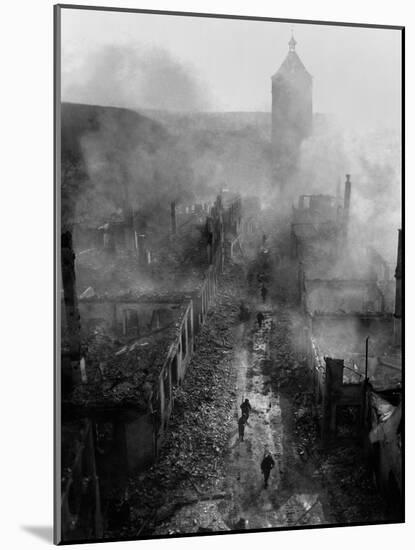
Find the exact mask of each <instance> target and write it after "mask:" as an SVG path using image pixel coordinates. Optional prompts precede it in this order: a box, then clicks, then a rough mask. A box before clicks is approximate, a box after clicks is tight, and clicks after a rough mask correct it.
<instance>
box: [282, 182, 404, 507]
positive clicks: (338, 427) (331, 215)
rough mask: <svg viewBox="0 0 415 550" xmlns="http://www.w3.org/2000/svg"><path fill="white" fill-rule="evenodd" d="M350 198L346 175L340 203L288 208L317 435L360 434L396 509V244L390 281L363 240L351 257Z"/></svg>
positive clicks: (321, 199) (328, 200) (327, 200)
mask: <svg viewBox="0 0 415 550" xmlns="http://www.w3.org/2000/svg"><path fill="white" fill-rule="evenodd" d="M350 197H351V180H350V177H349V176H347V178H346V184H345V196H344V202H343V203H341V202H339V200H338V197H334V196H331V197H330V196H323V195H317V196H311V197H300V201H299V207H298V208H294V209H293V217H292V220H293V222H292V226H291V239H292V243H293V256H294V258H295V259H296V261H297V266H298V282H299V294H298V296H299V303H300V308H301V311H302V314H303V318H304V328H303V330H304V335H303V346H304V348H303V349H304V353H305V357H306V362H307V365H308V368H309V373H310V380H311V384H312V387H313V391H314V396H315V400H316V406H317V408H318V410H319V418H320V435H321V438H322V440H323V442H327V441H332V440H333V438H335V439H336V438H337V439H339V438H340V440H342V438H343V439H344V438H346V439H347V438H350V437H351V438H355V439H356V438H357V439H360V440H361V441H362V442H363V444H364V447H365V449H366V456H367V460H368V461H369V463H370V465H371V467H372V468H373V471H374V473H375V475H376V480H377V484H378V487H379V490H380V491H381V492H382V494H384V495H385V498H386V499H387V500H388V499H392V501H393V502H394V503H395V504H394V506H396V507H398V508H399V510H402V506H401V504H402V494H403V487H402V448H401V443H400V431H401V428H400V426H401V424H400V421H401V393H402V348H401V341H400V339H397V338H396V323H397V321H396V319H397V316H396V311H397V310H398V313H399V304H398V305H396V296H398V297H399V292H400V290H399V264H400V254H399V247H400V246H401V245H400V243H399V245H398V260H397V267H396V271H395V273H397V274H398V277H396V281H393V279H392V278H391V272H392V269H391V266H390V265H389V264H388V262H386V261H385V260H384V259H383V258H382V256H381V255H380V254H379V253H378V252H377V250H375V249H374V248H373V247H364V246H363V247H362V249H361V250H359V253H358V254H357V258H358V259H357V261H356V260H355V258H356V249H355V247H356V245H355V244H351V243H349V241H348V225H349V218H350V211H351V209H352V204H351V201H350ZM306 200H308V203H307V204H306V203H305V201H306ZM399 233H400V232H399ZM398 299H399V298H398ZM397 308H398V309H397ZM385 410H386V411H387V412H386V413H385ZM379 434H381V435H379ZM386 434H387V435H386ZM386 440H387V441H388V442H387V443H386V442H385V441H386ZM399 513H400V512H399Z"/></svg>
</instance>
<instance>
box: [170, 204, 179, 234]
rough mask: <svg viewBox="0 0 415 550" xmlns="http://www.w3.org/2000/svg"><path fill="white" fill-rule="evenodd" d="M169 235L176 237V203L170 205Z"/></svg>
mask: <svg viewBox="0 0 415 550" xmlns="http://www.w3.org/2000/svg"><path fill="white" fill-rule="evenodd" d="M170 219H171V234H172V235H176V229H177V227H176V202H175V201H172V202H171V204H170Z"/></svg>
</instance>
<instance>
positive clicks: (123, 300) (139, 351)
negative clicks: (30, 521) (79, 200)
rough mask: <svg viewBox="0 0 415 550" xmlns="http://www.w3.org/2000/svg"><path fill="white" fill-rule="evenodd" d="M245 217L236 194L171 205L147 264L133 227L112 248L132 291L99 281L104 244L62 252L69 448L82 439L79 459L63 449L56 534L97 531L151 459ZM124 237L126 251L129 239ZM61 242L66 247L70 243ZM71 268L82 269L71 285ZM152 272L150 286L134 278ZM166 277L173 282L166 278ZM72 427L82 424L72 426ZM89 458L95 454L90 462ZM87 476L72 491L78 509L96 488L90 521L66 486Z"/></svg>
mask: <svg viewBox="0 0 415 550" xmlns="http://www.w3.org/2000/svg"><path fill="white" fill-rule="evenodd" d="M241 216H242V211H241V199H240V197H239V196H236V195H229V194H227V193H221V194H220V195H219V196H218V197H217V198H216V199H215V201H213V203H212V205H211V206H209V207H203V206H202V207H201V208H197V207H194V208H192V206H190V207H189V208H188V209H187V210H186V209H184V208H183V209H179V212H177V210H176V205H173V204H172V206H171V217H170V221H169V224H168V231H167V233H166V234H165V237H164V240H163V239H160V238H159V239H158V241H155V240H151V236H149V238H148V240H147V242H148V246H149V249H148V252H147V254H145V256H144V257H145V260H144V261H143V259H142V248H140V240H138V246H134V242H135V243H137V238H135V239H134V237H137V235H136V234H135V232H134V230H133V227H132V226H130V231H131V232H132V237H133V238H132V239H131V240H129V239H119V240H118V241H116V247H114V249H113V250H112V255H114V256H115V258H116V263H117V265H118V267H120V265H121V266H123V268H124V269H125V271H126V272H127V274H128V277H127V282H128V281H130V280H131V278H132V279H133V280H134V279H135V280H137V281H139V284H138V285H136V286H134V284H131V286H130V288H129V289H128V290H125V289H123V288H122V287H120V288H114V289H112V287H111V285H105V284H104V285H103V284H102V280H101V281H100V279H102V277H101V276H97V272H96V270H93V269H91V268H90V267H89V266H90V265H91V261H92V260H91V258H90V257H89V255H91V254H92V258H93V259H94V260H93V261H96V262H97V265H98V267H100V266H101V265H102V264H101V261H100V260H99V259H98V258H105V260H106V264H108V249H107V247H106V246H105V241H104V243H103V242H101V243H100V245H99V246H98V247H97V249H95V250H90V249H86V250H85V252H83V251H81V252H79V253H78V254H75V252H74V250H73V249H70V248H67V249H64V250H66V252H65V254H66V255H65V257H68V266H67V270H66V271H65V273H66V277H67V278H68V281H69V282H70V283H71V284H69V285H68V284H67V285H66V287H65V285H64V288H66V294H65V296H66V295H68V296H71V298H72V302H71V301H68V300H67V299H66V297H65V300H63V301H62V308H63V309H62V311H67V315H66V318H65V319H66V320H64V321H63V323H62V330H63V332H62V337H63V342H62V353H63V364H64V362H65V358H66V357H68V359H67V360H66V361H67V362H68V367H67V369H66V371H67V377H69V378H70V381H69V383H68V384H66V386H65V391H64V393H63V396H62V397H63V401H62V426H63V428H64V430H66V427H67V432H68V433H69V432H70V433H71V434H72V440H71V441H72V446H73V445H74V444H73V441H80V443H79V446H80V447H79V448H80V449H81V450H80V451H79V453H78V454H79V455H80V456H78V455H76V456H73V454H72V450H71V444H69V443H68V445H67V446H64V447H62V461H63V462H62V464H66V466H65V480H64V481H63V482H65V484H66V485H65V486H66V487H67V489H66V490H65V494H64V497H63V501H62V506H63V508H62V510H63V515H62V521H63V524H62V532H63V533H64V534H65V538H66V539H67V540H71V539H74V538H77V537H79V536H83V537H85V538H89V537H92V538H93V537H94V536H99V533H100V532H102V530H103V528H104V527H103V525H106V523H105V522H106V518H108V514H109V511H110V510H111V506H112V505H113V504H112V502H113V495H114V494H115V493H117V494H118V492H119V491H120V490H122V487H123V484H124V483H126V480H127V478H128V476H129V475H131V474H132V473H133V472H137V471H140V470H143V469H145V468H146V467H148V466H149V465H151V464H152V463H154V461H155V460H157V457H158V454H159V452H160V449H161V447H162V445H163V440H164V437H165V433H166V430H168V425H169V418H170V415H171V413H172V410H173V407H174V392H175V388H178V387H180V385H181V383H182V381H183V379H184V377H185V373H186V368H187V366H188V364H189V362H190V361H191V358H192V355H193V352H194V349H195V345H196V343H195V342H196V336H197V334H198V333H199V331H200V329H201V327H202V326H203V324H204V323H205V320H206V318H207V315H208V312H209V309H210V308H211V307H212V305H213V304H214V302H215V295H216V289H217V285H218V282H219V278H220V277H221V273H222V270H223V266H224V263H225V262H226V261H227V258H230V254H232V250H233V247H234V246H235V241H237V240H238V238H239V233H240V228H241ZM124 229H125V227H123V230H124ZM195 231H196V232H197V233H198V234H199V235H201V239H200V240H198V241H197V244H198V245H199V246H200V251H199V252H200V254H199V256H198V255H193V256H192V258H191V260H190V264H189V263H187V265H184V266H183V265H181V262H180V261H178V257H181V256H180V255H179V256H177V251H178V250H181V249H182V248H184V249H186V246H188V243H189V241H190V242H193V241H192V238H191V237H189V235H191V234H193V233H194V232H195ZM122 233H123V236H125V233H124V231H123V232H122ZM130 242H131V243H132V246H131V248H130V247H129V246H128V245H127V244H126V243H130ZM150 243H151V253H150ZM63 244H65V246H66V245H67V243H66V240H64V241H63ZM112 255H111V256H110V257H112ZM198 258H199V260H198ZM76 270H78V273H80V274H81V276H80V277H79V278H78V279H77V284H75V278H74V273H75V271H76ZM149 273H150V274H151V281H152V285H151V288H150V286H149V285H147V284H145V283H144V284H142V283H140V278H141V277H143V278H144V280H147V279H146V274H147V275H148V274H149ZM71 274H72V277H71ZM164 274H167V276H168V277H170V278H173V280H174V281H175V283H177V284H174V286H172V285H171V284H166V282H165V281H166V279H165V276H164ZM162 275H163V276H162ZM110 278H111V274H110ZM80 282H81V284H82V286H81V288H79V286H80ZM118 282H119V281H118ZM72 283H73V284H72ZM85 287H86V288H85ZM74 342H75V343H76V344H75V345H76V348H77V349H76V353H75V352H74V344H73V343H74ZM65 364H66V363H65ZM74 426H75V428H76V426H86V428H79V430H78V431H77V430H76V429H75V428H74ZM89 455H92V456H93V457H95V458H92V459H91V458H88V459H87V456H89ZM85 460H92V463H91V465H90V467H89V469H88V471H87V472H86V473H85V472H84V469H83V467H82V466H79V464H83V463H84V461H85ZM89 470H91V472H92V473H90V471H89ZM85 478H88V480H90V481H88V489H85V491H81V493H80V495H78V497H77V498H78V500H79V502H78V504H77V506H78V508H79V510H81V509H82V507H83V506H89V505H90V503H91V502H92V500H91V498H92V497H91V494H93V495H94V499H93V500H94V503H95V504H94V509H96V510H97V511H96V515H97V518H96V520H94V521H95V523H91V521H86V520H85V518H84V519H81V517H80V516H81V513H80V512H79V514H77V513H70V512H68V510H69V508H68V506H69V505H68V502H69V500H70V498H69V497H68V495H69V493H70V491H69V488H70V487H71V486H74V487H75V486H76V487H78V486H81V485H82V484H86V481H85ZM93 488H95V489H93ZM88 503H89V504H88ZM71 509H73V506H72V508H71ZM110 515H111V514H110ZM84 523H85V524H84ZM92 525H95V528H94V529H95V530H94V529H92V527H91V526H92Z"/></svg>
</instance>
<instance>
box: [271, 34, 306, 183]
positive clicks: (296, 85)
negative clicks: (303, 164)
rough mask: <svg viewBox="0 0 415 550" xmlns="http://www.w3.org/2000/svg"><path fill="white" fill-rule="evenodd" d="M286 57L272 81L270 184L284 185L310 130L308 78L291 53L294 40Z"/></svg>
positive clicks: (293, 53)
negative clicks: (271, 181)
mask: <svg viewBox="0 0 415 550" xmlns="http://www.w3.org/2000/svg"><path fill="white" fill-rule="evenodd" d="M288 45H289V50H288V54H287V57H286V58H285V60H284V62H283V63H282V65H281V67H280V68H279V69H278V71H277V72H276V73H275V74H274V75H273V76H272V77H271V80H272V171H273V180H274V182H278V184H279V185H284V180H285V179H286V178H287V177H288V176H289V175H290V174H291V173H292V172H293V170H294V168H295V165H296V161H297V157H298V153H299V149H300V146H301V142H302V141H303V140H304V139H305V138H307V137H308V136H309V135H310V133H311V130H312V122H313V104H312V77H311V75H310V74H309V72H308V71H307V69H306V68H305V67H304V65H303V63H302V61H301V59H300V58H299V56H298V54H297V52H296V51H295V46H296V41H295V39H294V36H292V37H291V40H290V41H289V43H288Z"/></svg>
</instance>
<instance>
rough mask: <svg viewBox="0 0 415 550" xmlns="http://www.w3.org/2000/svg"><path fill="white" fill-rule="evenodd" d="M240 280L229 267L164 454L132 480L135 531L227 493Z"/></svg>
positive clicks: (177, 398) (179, 393) (177, 401)
mask: <svg viewBox="0 0 415 550" xmlns="http://www.w3.org/2000/svg"><path fill="white" fill-rule="evenodd" d="M238 283H239V285H240V284H242V274H241V272H240V270H238V269H237V268H236V267H235V266H234V267H231V268H229V270H228V272H227V273H225V274H224V276H223V277H222V278H221V281H220V285H219V289H218V295H217V301H216V304H215V307H214V308H213V309H212V310H211V311H210V312H209V314H208V318H207V321H206V323H205V325H204V326H203V328H202V330H201V332H200V333H199V335H198V337H197V339H196V342H195V354H194V356H193V358H192V360H191V363H190V364H189V367H188V370H187V372H186V377H185V379H184V382H183V385H182V387H181V388H177V389H175V393H174V409H173V414H172V417H171V420H170V424H169V427H168V430H167V435H166V439H165V442H164V445H163V448H162V450H161V453H160V457H159V460H158V461H157V463H156V464H155V465H153V466H152V467H150V468H149V469H148V470H147V471H146V472H144V473H142V474H140V475H137V477H134V478H132V479H130V481H129V485H128V489H127V493H126V494H127V495H128V497H127V500H128V503H129V505H130V518H129V523H128V525H126V526H125V528H124V529H125V532H126V533H129V534H131V535H132V536H133V535H137V533H138V532H139V533H140V534H141V535H144V534H150V533H152V532H154V529H155V527H156V526H157V525H160V524H161V523H162V522H163V521H166V520H167V519H169V518H170V517H171V516H172V515H173V514H174V512H175V511H176V510H177V509H178V508H180V507H181V506H184V505H186V504H191V503H194V502H198V501H199V500H200V501H203V500H206V499H210V498H224V497H225V496H226V495H224V494H222V493H221V492H220V491H219V484H220V480H221V475H222V468H223V462H224V455H225V449H226V444H227V441H228V434H229V429H230V425H231V423H232V422H233V418H232V407H233V403H234V400H235V397H236V393H235V390H234V387H235V380H234V379H235V372H234V367H233V364H232V360H233V353H232V351H233V346H234V343H235V336H234V334H233V326H234V325H235V323H237V322H238V314H239V297H240V291H239V289H240V287H239V286H238ZM123 498H124V499H125V496H124V497H123ZM196 528H197V527H196ZM109 536H110V534H109Z"/></svg>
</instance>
